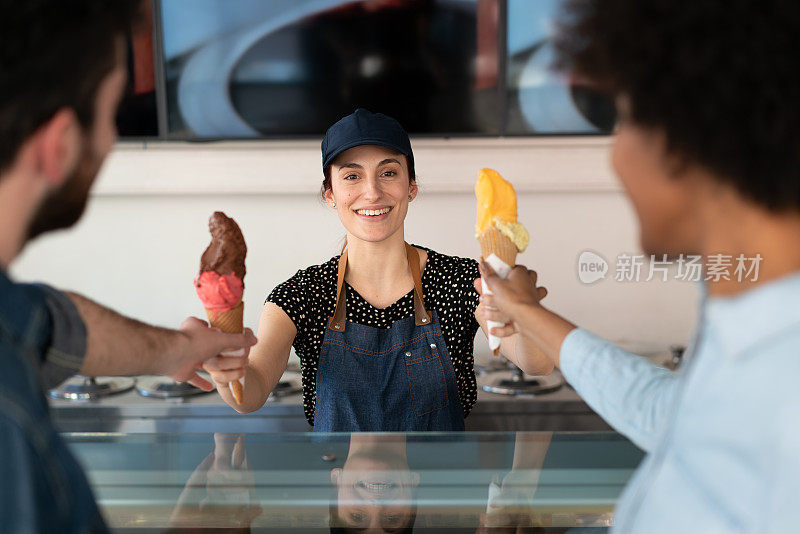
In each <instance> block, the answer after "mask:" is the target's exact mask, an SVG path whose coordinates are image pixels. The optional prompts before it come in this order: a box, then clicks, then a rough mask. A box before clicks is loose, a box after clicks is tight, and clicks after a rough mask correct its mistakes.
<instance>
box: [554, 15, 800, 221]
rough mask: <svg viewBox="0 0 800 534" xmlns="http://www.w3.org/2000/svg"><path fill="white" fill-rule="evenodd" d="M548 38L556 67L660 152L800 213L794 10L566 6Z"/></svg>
mask: <svg viewBox="0 0 800 534" xmlns="http://www.w3.org/2000/svg"><path fill="white" fill-rule="evenodd" d="M557 27H558V30H559V31H558V33H557V36H556V38H555V46H556V50H557V51H558V57H559V59H558V60H557V64H558V67H559V68H566V69H568V70H570V71H571V72H572V73H573V74H574V75H575V76H578V77H582V78H585V79H587V80H589V81H590V82H592V83H594V84H596V85H598V86H600V87H602V88H604V89H605V90H607V91H608V92H609V93H611V94H613V95H623V96H625V97H627V99H628V100H629V102H630V119H631V120H632V122H633V123H634V124H637V125H639V126H643V127H647V128H651V129H654V130H658V131H661V132H663V134H664V135H665V137H666V141H667V146H668V150H669V151H670V153H672V154H673V155H676V156H678V157H679V158H680V159H681V160H682V161H683V162H684V163H688V164H695V165H698V166H700V167H702V168H705V169H707V170H709V171H710V172H712V173H713V174H714V175H715V177H716V178H717V179H718V180H719V181H721V182H723V183H727V184H730V185H732V186H733V187H735V188H736V190H737V191H739V193H740V194H741V195H742V196H743V197H745V198H749V199H752V200H753V201H755V202H757V203H758V204H759V205H762V206H764V207H766V208H767V209H769V210H770V211H774V212H785V211H798V210H800V64H799V63H798V60H797V58H798V56H797V53H796V50H798V48H795V47H797V46H799V44H800V43H798V36H800V2H798V0H567V1H566V2H565V5H564V9H563V11H562V13H561V15H560V17H559V20H558V24H557Z"/></svg>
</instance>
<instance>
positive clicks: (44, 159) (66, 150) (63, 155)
mask: <svg viewBox="0 0 800 534" xmlns="http://www.w3.org/2000/svg"><path fill="white" fill-rule="evenodd" d="M34 136H35V137H37V138H38V139H37V140H36V141H35V147H36V152H35V154H36V165H37V170H38V171H39V173H40V174H41V175H42V176H44V177H45V178H46V179H47V181H48V182H49V183H50V184H51V186H53V187H60V186H61V184H63V183H64V180H65V179H66V177H67V176H69V175H70V173H71V172H72V170H73V169H74V168H75V167H76V165H77V164H78V158H79V157H80V153H81V143H82V141H83V140H82V135H81V127H80V125H79V124H78V117H77V116H76V115H75V111H73V110H71V109H69V108H62V109H60V110H58V111H57V112H56V113H55V115H53V116H52V117H51V118H50V120H49V121H47V122H46V123H44V124H43V125H42V126H40V127H39V129H38V130H37V132H36V133H35V134H34Z"/></svg>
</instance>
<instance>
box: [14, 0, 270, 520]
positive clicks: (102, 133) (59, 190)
mask: <svg viewBox="0 0 800 534" xmlns="http://www.w3.org/2000/svg"><path fill="white" fill-rule="evenodd" d="M140 5H141V2H138V1H133V0H82V1H80V0H58V1H56V0H48V1H45V0H26V1H23V2H20V1H11V0H0V456H2V462H0V524H2V530H3V532H48V533H49V532H59V533H61V532H98V531H105V530H106V528H105V526H104V524H103V520H102V518H101V516H100V514H99V512H98V509H97V506H96V505H95V503H94V499H93V497H92V492H91V490H90V488H89V485H88V483H87V481H86V478H85V476H84V475H83V473H82V472H81V469H80V467H79V466H78V464H77V463H76V461H75V459H74V458H73V457H72V455H71V454H70V453H69V451H68V450H67V447H66V445H65V444H64V442H63V441H62V440H61V438H60V437H59V436H58V434H57V433H56V431H55V429H54V428H53V425H52V422H51V420H50V416H49V411H48V406H47V401H46V399H45V395H44V392H45V390H47V389H49V388H51V387H53V386H55V385H57V384H58V383H59V382H61V381H63V380H64V379H65V378H67V377H69V376H71V375H73V374H75V373H80V374H83V375H88V376H95V375H138V374H165V375H168V376H170V377H172V378H174V379H176V380H180V381H188V382H191V383H193V384H195V385H197V386H199V387H202V388H204V389H208V390H210V389H211V388H212V385H211V384H210V383H209V382H207V381H205V380H203V379H202V378H200V377H199V376H198V375H197V374H196V372H195V371H196V369H197V368H198V366H199V365H200V364H201V363H202V362H204V361H206V360H208V359H210V358H216V357H219V354H220V353H221V352H223V351H225V350H228V349H245V352H247V349H249V347H250V346H251V345H253V344H254V343H255V338H254V337H253V335H252V332H249V331H248V332H245V333H243V334H223V333H220V332H217V331H214V330H210V329H209V328H207V327H206V326H205V325H204V324H203V322H202V321H200V320H198V319H188V320H187V321H185V322H184V323H183V325H182V326H181V329H180V330H167V329H163V328H156V327H152V326H148V325H145V324H143V323H140V322H138V321H134V320H131V319H127V318H125V317H123V316H121V315H118V314H116V313H115V312H113V311H111V310H109V309H107V308H104V307H102V306H100V305H99V304H96V303H94V302H92V301H90V300H88V299H86V298H84V297H81V296H79V295H77V294H72V293H70V294H66V293H62V292H59V291H57V290H55V289H53V288H51V287H47V286H44V285H26V284H17V283H14V282H12V281H11V280H10V279H9V278H8V276H7V275H6V270H7V269H8V267H9V265H10V264H11V262H12V261H13V260H14V258H15V257H16V256H17V255H18V254H19V253H20V251H21V250H22V248H23V247H24V245H25V243H26V242H27V241H29V240H30V239H32V238H33V237H35V236H37V235H39V234H41V233H42V232H46V231H48V230H54V229H57V228H65V227H68V226H70V225H72V224H74V223H75V222H76V221H77V220H78V219H79V218H80V216H81V214H82V213H83V210H84V207H85V205H86V201H87V198H88V194H89V190H90V188H91V186H92V183H93V182H94V179H95V177H96V176H97V173H98V171H99V169H100V166H101V165H102V162H103V160H104V159H105V157H106V155H107V154H108V152H109V150H110V149H111V146H112V145H113V143H114V141H115V138H116V131H115V128H114V116H115V112H116V109H117V105H118V103H119V100H120V98H121V95H122V91H123V88H124V86H125V77H126V73H125V70H124V68H123V65H124V48H123V36H124V34H125V32H126V31H127V30H128V29H129V28H130V26H131V23H132V21H133V18H134V17H135V14H136V12H137V10H138V9H139V7H140ZM246 360H247V356H246V355H245V356H244V357H231V358H225V361H226V362H227V363H228V364H229V365H230V373H231V379H235V378H234V377H238V376H241V375H242V374H243V365H244V363H245V362H246Z"/></svg>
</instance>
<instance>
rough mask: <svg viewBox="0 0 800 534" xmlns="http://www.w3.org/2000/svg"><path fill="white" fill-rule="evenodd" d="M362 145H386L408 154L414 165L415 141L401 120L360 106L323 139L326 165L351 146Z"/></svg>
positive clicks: (411, 163)
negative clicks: (413, 143) (412, 144)
mask: <svg viewBox="0 0 800 534" xmlns="http://www.w3.org/2000/svg"><path fill="white" fill-rule="evenodd" d="M362 145H379V146H385V147H386V148H391V149H392V150H396V151H397V152H400V153H401V154H404V155H405V156H406V157H407V158H408V164H409V166H412V165H413V164H414V153H413V152H411V141H409V139H408V134H407V133H406V131H405V130H404V129H403V127H402V126H400V123H399V122H397V121H396V120H394V119H393V118H391V117H389V116H387V115H384V114H383V113H372V112H370V111H367V110H366V109H363V108H358V109H357V110H355V111H354V112H353V113H351V114H350V115H348V116H346V117H344V118H342V119H340V120H339V121H338V122H337V123H336V124H334V125H333V126H331V127H330V128H328V131H327V132H325V137H324V138H323V139H322V168H323V169H324V168H325V167H327V166H328V164H329V163H331V162H332V161H333V160H334V158H336V156H338V155H339V154H341V153H342V152H344V151H345V150H347V149H349V148H353V147H355V146H362Z"/></svg>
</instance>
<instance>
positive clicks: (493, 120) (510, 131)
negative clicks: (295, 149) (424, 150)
mask: <svg viewBox="0 0 800 534" xmlns="http://www.w3.org/2000/svg"><path fill="white" fill-rule="evenodd" d="M561 1H562V0H362V1H347V0H269V1H265V0H235V1H234V0H161V1H160V2H158V3H157V6H158V10H159V13H158V14H159V18H158V19H159V27H158V32H159V33H158V36H159V37H160V43H159V44H160V47H159V52H160V54H161V56H160V57H161V58H162V61H161V62H160V63H161V64H163V71H162V72H160V74H163V82H164V84H163V98H162V99H161V100H162V103H163V105H165V106H166V112H165V113H162V114H161V116H162V117H163V119H162V120H163V121H164V122H165V123H166V124H165V125H164V128H163V132H165V135H166V137H167V138H171V139H236V138H264V137H267V138H269V137H295V136H299V137H321V136H322V134H323V133H324V132H325V129H326V128H327V127H328V126H330V125H331V124H333V122H335V121H336V120H338V119H339V118H341V117H342V116H344V115H347V114H348V113H351V112H352V111H353V110H354V109H356V108H358V107H364V108H367V109H370V110H372V111H380V112H383V113H386V114H388V115H391V116H393V117H395V118H397V119H398V120H399V121H400V122H401V123H402V124H403V125H404V126H405V128H406V129H407V130H408V131H409V132H410V133H412V134H416V135H434V136H451V135H485V136H498V135H537V134H547V135H552V134H576V133H577V134H592V133H604V132H608V131H609V130H610V128H611V124H613V107H612V106H610V103H609V102H608V100H607V99H605V98H603V97H602V96H598V95H597V94H595V93H594V92H593V91H591V89H589V88H586V87H581V86H579V85H576V84H573V83H572V82H571V81H570V80H569V79H567V78H566V77H564V76H560V75H558V74H557V73H553V72H552V71H551V70H550V69H549V61H550V59H551V56H552V50H551V49H550V46H549V35H550V28H551V22H552V19H553V17H554V16H555V14H556V11H557V9H558V7H559V5H560V2H561ZM609 110H610V113H611V115H610V116H609Z"/></svg>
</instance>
